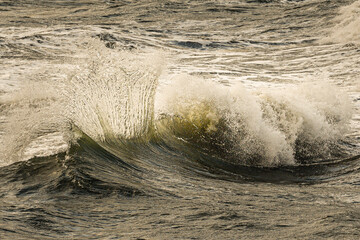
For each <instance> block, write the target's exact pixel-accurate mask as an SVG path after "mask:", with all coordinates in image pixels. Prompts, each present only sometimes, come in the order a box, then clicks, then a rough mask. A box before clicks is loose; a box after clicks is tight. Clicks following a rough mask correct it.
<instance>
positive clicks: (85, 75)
mask: <svg viewBox="0 0 360 240" xmlns="http://www.w3.org/2000/svg"><path fill="white" fill-rule="evenodd" d="M87 54H88V57H87V58H86V61H85V62H86V63H85V64H84V65H82V66H80V67H79V68H78V69H77V70H76V72H75V73H74V74H73V75H72V76H70V77H69V78H68V79H67V80H66V82H65V84H64V86H65V89H64V95H65V96H66V99H67V101H68V112H67V115H68V118H69V119H71V121H72V123H73V124H75V125H76V126H77V127H79V128H80V129H81V130H82V131H83V132H84V133H86V134H88V135H89V136H90V137H92V138H93V139H95V140H100V141H105V140H106V139H129V138H136V137H141V136H144V135H146V134H147V132H148V131H149V129H150V127H151V125H152V120H153V114H154V110H153V108H154V95H155V91H156V87H157V82H158V77H159V74H160V71H161V68H160V67H159V65H160V64H159V63H158V62H157V60H156V59H160V58H159V57H154V56H152V57H149V55H146V54H143V55H144V56H145V55H146V56H147V57H148V58H151V63H150V60H149V59H148V60H146V58H145V59H144V57H143V58H142V59H141V58H140V59H139V57H138V55H136V54H133V53H129V52H121V51H117V50H110V49H107V48H105V47H104V46H103V44H102V43H101V42H98V41H95V40H92V41H90V42H89V46H88V51H87ZM159 61H161V60H159ZM147 62H148V63H147Z"/></svg>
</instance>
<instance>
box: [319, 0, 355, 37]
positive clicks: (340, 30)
mask: <svg viewBox="0 0 360 240" xmlns="http://www.w3.org/2000/svg"><path fill="white" fill-rule="evenodd" d="M339 13H340V15H339V16H337V17H336V18H335V19H334V22H335V23H336V25H335V26H334V27H333V28H332V29H331V33H330V35H329V36H327V37H326V38H324V39H322V40H321V42H325V43H327V42H335V43H356V44H359V43H360V1H359V0H358V1H355V2H354V3H352V4H350V5H348V6H344V7H341V8H340V11H339Z"/></svg>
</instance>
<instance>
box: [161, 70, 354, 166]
mask: <svg viewBox="0 0 360 240" xmlns="http://www.w3.org/2000/svg"><path fill="white" fill-rule="evenodd" d="M173 81H174V83H173V84H171V85H169V86H168V87H167V88H164V89H163V90H162V92H161V93H160V94H159V96H158V102H157V112H158V114H159V113H166V114H169V115H173V116H180V118H182V119H183V122H186V121H189V122H192V124H193V125H195V126H196V128H204V129H206V130H205V132H215V134H218V135H225V136H226V138H227V139H228V140H230V141H231V142H232V149H230V151H232V153H235V154H236V155H237V156H238V159H239V160H238V161H239V163H249V164H259V165H278V164H294V163H296V161H297V160H299V158H301V159H308V158H309V159H311V158H314V157H329V154H330V149H329V147H330V146H331V144H333V143H336V141H337V140H339V139H341V138H342V137H343V136H344V133H345V132H346V129H347V127H346V126H347V123H348V121H349V119H350V118H351V116H352V114H351V112H352V107H351V104H350V101H349V99H348V97H347V96H346V95H345V94H344V93H342V92H341V91H340V90H339V89H337V88H335V87H334V86H329V85H328V84H314V83H312V84H302V85H300V86H292V87H289V88H282V89H278V90H264V89H257V90H255V91H251V92H250V91H248V90H246V89H245V88H244V87H243V86H242V85H240V84H238V85H236V86H231V87H226V86H222V85H220V84H216V83H213V82H209V81H204V80H202V79H198V78H194V77H191V76H179V77H177V78H174V80H173ZM204 103H205V104H204ZM159 116H160V115H159ZM220 122H225V123H226V128H225V129H226V130H225V131H226V133H222V132H217V131H223V130H224V128H218V126H219V123H220ZM204 124H205V126H203V125H204ZM254 159H256V160H254Z"/></svg>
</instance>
